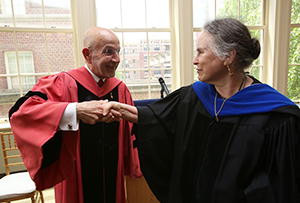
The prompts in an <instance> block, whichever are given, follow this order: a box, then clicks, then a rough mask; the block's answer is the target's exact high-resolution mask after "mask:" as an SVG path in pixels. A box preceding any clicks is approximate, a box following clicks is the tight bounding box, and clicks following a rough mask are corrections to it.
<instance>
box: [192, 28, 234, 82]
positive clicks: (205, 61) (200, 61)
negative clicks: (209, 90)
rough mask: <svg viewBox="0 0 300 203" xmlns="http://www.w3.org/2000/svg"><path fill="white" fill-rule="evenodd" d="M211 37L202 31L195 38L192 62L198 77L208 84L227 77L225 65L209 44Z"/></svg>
mask: <svg viewBox="0 0 300 203" xmlns="http://www.w3.org/2000/svg"><path fill="white" fill-rule="evenodd" d="M211 40H213V37H212V36H211V35H210V34H208V33H207V32H205V31H203V32H202V33H201V34H200V35H199V37H198V39H197V55H196V56H195V58H194V60H193V63H194V65H197V73H198V79H199V80H200V81H202V82H205V83H209V84H216V83H218V82H219V81H221V80H222V79H224V78H225V77H228V70H227V67H226V66H225V65H224V62H223V61H222V60H221V59H219V58H218V57H217V56H216V55H215V54H214V52H213V51H212V50H211V48H210V46H209V41H211Z"/></svg>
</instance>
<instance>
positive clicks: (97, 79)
mask: <svg viewBox="0 0 300 203" xmlns="http://www.w3.org/2000/svg"><path fill="white" fill-rule="evenodd" d="M84 67H85V68H86V69H87V70H88V71H89V72H90V74H91V75H92V76H93V78H94V79H95V81H96V82H97V83H98V81H99V80H100V78H99V77H98V76H97V75H95V74H94V73H93V72H92V71H91V70H90V69H89V68H88V67H87V65H86V64H84ZM105 80H106V78H104V79H103V82H105Z"/></svg>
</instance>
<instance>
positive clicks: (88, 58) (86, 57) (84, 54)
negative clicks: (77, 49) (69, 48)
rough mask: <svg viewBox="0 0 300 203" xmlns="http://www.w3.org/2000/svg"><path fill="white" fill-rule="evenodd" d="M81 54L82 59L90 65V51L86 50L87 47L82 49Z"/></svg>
mask: <svg viewBox="0 0 300 203" xmlns="http://www.w3.org/2000/svg"><path fill="white" fill-rule="evenodd" d="M82 54H83V57H84V58H85V61H86V63H91V60H92V56H91V51H90V49H89V48H87V47H84V48H83V49H82Z"/></svg>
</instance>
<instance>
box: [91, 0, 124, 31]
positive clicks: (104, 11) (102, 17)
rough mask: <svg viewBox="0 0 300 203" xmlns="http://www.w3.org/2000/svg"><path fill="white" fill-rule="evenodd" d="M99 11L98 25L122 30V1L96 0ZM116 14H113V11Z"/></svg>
mask: <svg viewBox="0 0 300 203" xmlns="http://www.w3.org/2000/svg"><path fill="white" fill-rule="evenodd" d="M95 2H96V9H97V25H99V26H101V27H105V28H121V27H122V25H121V5H120V2H121V1H120V0H109V1H107V0H95ZM112 8H113V9H114V11H116V12H113V13H112V12H111V11H112V10H111V9H112Z"/></svg>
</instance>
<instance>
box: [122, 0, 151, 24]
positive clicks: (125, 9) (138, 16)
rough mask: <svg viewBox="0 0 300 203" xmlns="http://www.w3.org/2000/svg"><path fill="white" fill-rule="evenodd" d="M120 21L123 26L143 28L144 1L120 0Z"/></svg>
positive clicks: (144, 19)
mask: <svg viewBox="0 0 300 203" xmlns="http://www.w3.org/2000/svg"><path fill="white" fill-rule="evenodd" d="M133 7H134V10H133ZM133 11H134V12H133ZM122 23H123V28H145V27H146V15H145V1H143V0H122Z"/></svg>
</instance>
